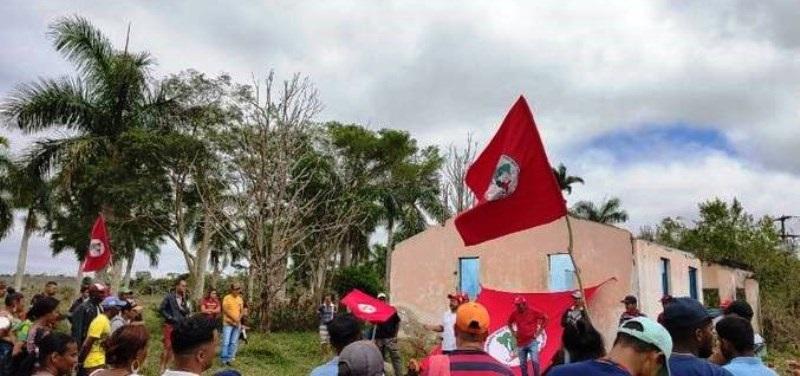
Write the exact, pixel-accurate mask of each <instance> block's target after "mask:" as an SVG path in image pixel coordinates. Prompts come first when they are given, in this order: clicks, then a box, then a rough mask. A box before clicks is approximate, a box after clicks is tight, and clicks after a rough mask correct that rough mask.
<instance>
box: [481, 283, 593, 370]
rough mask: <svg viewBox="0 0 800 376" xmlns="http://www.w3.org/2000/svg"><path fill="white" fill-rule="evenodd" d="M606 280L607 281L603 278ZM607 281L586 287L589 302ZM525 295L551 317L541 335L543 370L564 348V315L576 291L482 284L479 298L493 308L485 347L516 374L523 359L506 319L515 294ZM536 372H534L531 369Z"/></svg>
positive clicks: (489, 308)
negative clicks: (507, 288)
mask: <svg viewBox="0 0 800 376" xmlns="http://www.w3.org/2000/svg"><path fill="white" fill-rule="evenodd" d="M603 283H605V282H603ZM603 283H601V284H599V285H597V286H593V287H590V288H588V289H585V290H584V291H585V292H586V302H587V303H588V302H589V301H590V300H591V299H592V296H593V295H594V294H595V293H596V292H597V289H598V288H600V286H602V285H603ZM517 296H524V297H525V299H526V300H527V301H528V305H529V306H530V307H532V308H535V309H537V310H539V311H541V312H544V313H545V314H546V315H547V317H548V319H549V320H548V324H547V327H546V328H545V332H544V334H542V336H541V337H540V338H539V340H540V341H541V342H542V345H540V347H539V361H540V363H539V365H540V367H541V369H542V370H545V369H547V367H548V366H550V363H551V362H552V360H553V356H554V355H555V354H556V352H557V351H558V349H559V348H561V333H562V332H563V328H561V315H562V314H564V312H565V311H566V310H567V309H568V308H570V307H571V306H572V303H573V298H572V291H564V292H555V293H514V292H507V291H498V290H492V289H488V288H486V287H483V288H481V292H480V294H479V295H478V299H477V302H478V303H481V304H483V305H484V306H485V307H486V310H488V311H489V317H491V322H490V323H489V337H488V338H487V339H486V343H485V344H484V350H485V351H486V352H487V353H489V354H491V355H492V356H493V357H494V358H495V359H497V360H498V361H500V362H501V363H503V364H505V365H507V366H509V367H511V369H512V370H513V371H514V373H515V374H517V375H519V374H520V369H519V359H518V358H517V355H516V350H515V348H514V346H515V344H516V340H515V339H514V338H513V337H512V336H511V332H510V331H509V329H508V326H507V325H506V323H507V322H508V317H509V316H510V315H511V312H512V311H513V310H514V298H516V297H517ZM528 374H532V373H530V372H529V373H528Z"/></svg>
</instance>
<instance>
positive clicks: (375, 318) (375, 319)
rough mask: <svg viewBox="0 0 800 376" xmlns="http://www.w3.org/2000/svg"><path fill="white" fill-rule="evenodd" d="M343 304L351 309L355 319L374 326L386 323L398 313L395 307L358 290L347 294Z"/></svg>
mask: <svg viewBox="0 0 800 376" xmlns="http://www.w3.org/2000/svg"><path fill="white" fill-rule="evenodd" d="M342 304H344V305H345V306H346V307H347V308H350V312H352V313H353V315H354V316H355V317H358V318H360V319H362V320H364V321H368V322H371V323H373V324H380V323H383V322H386V320H388V319H389V318H390V317H392V315H394V313H395V312H396V311H395V309H394V307H392V306H390V305H388V304H386V303H384V302H383V301H381V300H379V299H376V298H373V297H372V296H370V295H367V294H365V293H363V292H361V291H360V290H358V289H353V291H350V292H349V293H347V295H345V296H344V298H342Z"/></svg>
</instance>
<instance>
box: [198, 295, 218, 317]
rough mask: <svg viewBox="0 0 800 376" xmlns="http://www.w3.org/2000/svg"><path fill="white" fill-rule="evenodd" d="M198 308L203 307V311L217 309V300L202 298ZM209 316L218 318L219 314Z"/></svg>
mask: <svg viewBox="0 0 800 376" xmlns="http://www.w3.org/2000/svg"><path fill="white" fill-rule="evenodd" d="M200 306H201V307H203V309H210V310H215V309H217V308H219V299H214V298H203V300H202V301H201V302H200ZM209 316H211V317H217V316H219V313H214V314H209Z"/></svg>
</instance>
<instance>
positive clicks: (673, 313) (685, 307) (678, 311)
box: [663, 297, 719, 328]
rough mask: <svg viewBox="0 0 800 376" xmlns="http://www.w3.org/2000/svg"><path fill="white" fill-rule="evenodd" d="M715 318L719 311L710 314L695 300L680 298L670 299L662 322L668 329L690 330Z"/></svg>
mask: <svg viewBox="0 0 800 376" xmlns="http://www.w3.org/2000/svg"><path fill="white" fill-rule="evenodd" d="M716 316H719V311H716V312H711V311H709V310H707V309H706V308H705V307H703V304H702V303H700V302H699V301H697V299H692V298H689V297H682V298H674V299H672V301H670V303H669V304H667V306H666V307H664V315H663V322H664V326H666V327H668V328H692V327H695V326H697V325H699V324H701V323H703V322H704V321H706V320H710V319H713V318H714V317H716Z"/></svg>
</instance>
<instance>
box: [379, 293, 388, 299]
mask: <svg viewBox="0 0 800 376" xmlns="http://www.w3.org/2000/svg"><path fill="white" fill-rule="evenodd" d="M378 299H386V294H384V293H379V294H378Z"/></svg>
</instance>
